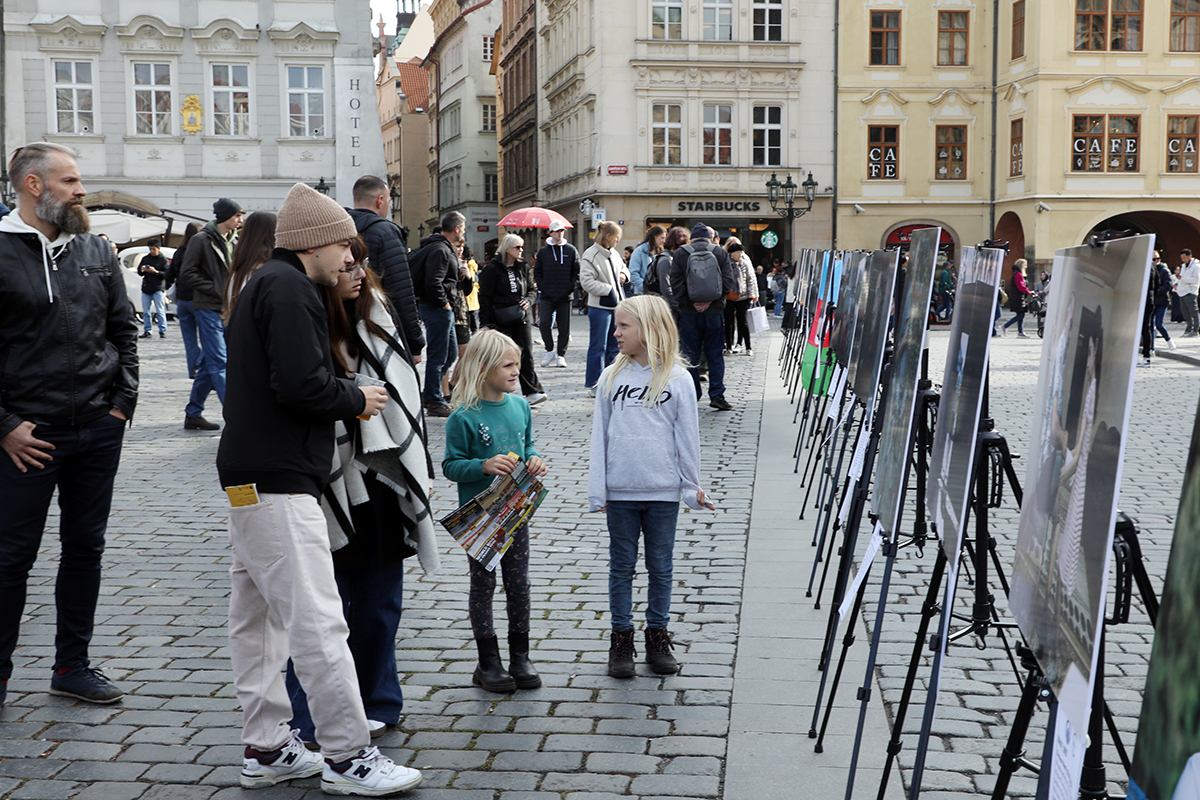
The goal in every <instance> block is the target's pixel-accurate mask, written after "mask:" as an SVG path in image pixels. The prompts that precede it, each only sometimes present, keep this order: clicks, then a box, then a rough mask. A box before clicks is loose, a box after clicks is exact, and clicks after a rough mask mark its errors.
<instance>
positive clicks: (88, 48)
mask: <svg viewBox="0 0 1200 800" xmlns="http://www.w3.org/2000/svg"><path fill="white" fill-rule="evenodd" d="M29 27H31V28H33V29H34V30H35V31H37V32H38V40H39V46H40V47H41V49H42V50H43V51H63V52H69V53H99V52H100V48H101V45H102V44H103V40H104V32H105V31H106V30H108V26H107V25H105V24H104V23H103V21H101V19H100V18H99V17H87V16H72V15H70V14H39V15H38V16H37V17H35V18H34V20H33V22H31V23H29Z"/></svg>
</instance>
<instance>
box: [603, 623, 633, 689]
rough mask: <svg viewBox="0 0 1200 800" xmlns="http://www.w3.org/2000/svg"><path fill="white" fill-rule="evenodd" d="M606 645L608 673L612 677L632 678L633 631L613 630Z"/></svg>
mask: <svg viewBox="0 0 1200 800" xmlns="http://www.w3.org/2000/svg"><path fill="white" fill-rule="evenodd" d="M611 642H612V643H611V644H610V645H609V647H608V674H609V676H611V677H613V678H632V677H633V676H634V674H635V670H634V664H633V657H634V656H636V655H637V652H636V651H635V650H634V647H633V631H613V632H612V639H611Z"/></svg>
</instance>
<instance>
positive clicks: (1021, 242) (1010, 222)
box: [993, 211, 1033, 275]
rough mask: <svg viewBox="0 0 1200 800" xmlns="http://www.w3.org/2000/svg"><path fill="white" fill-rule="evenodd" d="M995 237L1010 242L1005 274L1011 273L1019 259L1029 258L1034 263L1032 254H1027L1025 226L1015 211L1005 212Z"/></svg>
mask: <svg viewBox="0 0 1200 800" xmlns="http://www.w3.org/2000/svg"><path fill="white" fill-rule="evenodd" d="M993 235H994V236H995V238H997V239H999V240H1000V241H1003V242H1008V254H1007V255H1005V256H1004V271H1003V274H1005V275H1007V274H1008V273H1009V271H1010V269H1011V268H1012V265H1013V262H1015V261H1016V260H1017V259H1018V258H1027V259H1029V261H1030V263H1032V262H1033V257H1032V254H1029V255H1026V254H1025V226H1024V225H1022V224H1021V218H1020V217H1019V216H1017V213H1016V212H1015V211H1006V212H1004V215H1003V216H1001V217H1000V221H999V222H997V223H996V232H995V234H993Z"/></svg>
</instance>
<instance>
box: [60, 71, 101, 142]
mask: <svg viewBox="0 0 1200 800" xmlns="http://www.w3.org/2000/svg"><path fill="white" fill-rule="evenodd" d="M59 64H70V65H71V81H70V83H66V82H60V81H59V80H58V65H59ZM80 64H87V65H88V67H89V71H90V73H91V76H90V77H91V81H90V82H88V83H80V82H78V81H77V80H76V78H77V77H78V76H77V75H76V72H77V70H78V65H80ZM96 68H97V63H96V61H95V59H91V58H71V57H65V58H64V57H51V59H50V108H51V112H50V113H51V114H53V116H54V131H55V133H58V134H61V135H64V136H94V135H95V134H96V133H98V131H97V122H98V120H99V110H98V109H97V108H96ZM60 91H67V92H70V93H71V105H72V108H71V109H69V110H68V111H65V112H60V111H59V108H58V93H59V92H60ZM80 92H86V93H87V95H88V98H89V101H90V102H91V106H92V108H91V111H90V112H88V113H91V115H92V124H91V125H89V126H87V127H88V129H87V130H80V128H81V127H83V126H82V125H81V123H80V121H79V113H80V109H79V97H80ZM59 113H69V114H71V119H72V124H71V127H72V130H66V131H64V130H62V129H61V127H60V126H59V118H58V115H59Z"/></svg>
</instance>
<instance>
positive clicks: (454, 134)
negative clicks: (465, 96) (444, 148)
mask: <svg viewBox="0 0 1200 800" xmlns="http://www.w3.org/2000/svg"><path fill="white" fill-rule="evenodd" d="M459 136H462V105H461V104H459V103H456V104H454V105H452V106H450V107H449V108H447V109H446V110H445V111H440V112H438V144H445V143H446V142H449V141H451V140H452V139H457V138H458V137H459Z"/></svg>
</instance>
